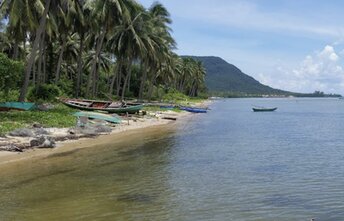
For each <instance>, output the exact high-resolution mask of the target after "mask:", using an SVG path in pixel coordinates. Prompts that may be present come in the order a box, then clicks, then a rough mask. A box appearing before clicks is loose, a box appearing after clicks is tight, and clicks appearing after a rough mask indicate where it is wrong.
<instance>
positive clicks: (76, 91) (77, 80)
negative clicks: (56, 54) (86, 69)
mask: <svg viewBox="0 0 344 221" xmlns="http://www.w3.org/2000/svg"><path fill="white" fill-rule="evenodd" d="M83 47H84V33H82V34H81V35H80V48H79V56H78V68H77V69H78V70H77V75H76V87H75V97H77V98H78V97H79V95H80V85H81V74H82V66H83V62H82V52H83Z"/></svg>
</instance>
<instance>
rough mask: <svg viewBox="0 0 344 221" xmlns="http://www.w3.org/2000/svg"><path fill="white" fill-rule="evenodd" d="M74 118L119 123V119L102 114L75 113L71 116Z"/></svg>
mask: <svg viewBox="0 0 344 221" xmlns="http://www.w3.org/2000/svg"><path fill="white" fill-rule="evenodd" d="M73 115H74V116H76V117H87V118H89V119H98V120H105V121H107V122H111V123H114V124H119V123H121V118H119V117H118V116H116V115H109V114H102V113H96V112H76V113H74V114H73Z"/></svg>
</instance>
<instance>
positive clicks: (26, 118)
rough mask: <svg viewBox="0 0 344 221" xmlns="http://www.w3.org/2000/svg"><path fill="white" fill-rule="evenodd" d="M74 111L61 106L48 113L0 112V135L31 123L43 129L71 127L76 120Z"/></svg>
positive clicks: (28, 125)
mask: <svg viewBox="0 0 344 221" xmlns="http://www.w3.org/2000/svg"><path fill="white" fill-rule="evenodd" d="M74 112H75V110H73V109H71V108H68V107H66V106H64V105H62V104H59V105H56V106H55V108H54V109H52V110H50V111H9V112H0V119H1V122H0V134H2V135H3V134H5V133H7V132H9V131H12V130H14V129H17V128H23V127H30V126H31V125H32V124H33V123H39V124H42V125H43V126H45V127H61V128H63V127H72V126H74V125H75V123H76V118H75V117H74V116H73V115H72V113H74Z"/></svg>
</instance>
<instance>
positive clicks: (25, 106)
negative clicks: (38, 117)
mask: <svg viewBox="0 0 344 221" xmlns="http://www.w3.org/2000/svg"><path fill="white" fill-rule="evenodd" d="M36 107H37V106H36V104H35V103H30V102H1V103H0V111H9V110H21V111H28V110H34V109H36Z"/></svg>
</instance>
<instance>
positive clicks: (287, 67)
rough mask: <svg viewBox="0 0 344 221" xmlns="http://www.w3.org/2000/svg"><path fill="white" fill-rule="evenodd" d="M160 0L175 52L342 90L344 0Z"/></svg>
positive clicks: (278, 81)
mask: <svg viewBox="0 0 344 221" xmlns="http://www.w3.org/2000/svg"><path fill="white" fill-rule="evenodd" d="M138 1H139V2H140V3H142V4H143V5H144V6H146V7H149V6H151V5H152V3H153V2H155V1H154V0H138ZM159 2H160V3H162V4H163V5H164V6H165V7H166V8H167V9H168V10H169V12H170V13H171V18H172V20H173V24H172V29H173V36H174V38H175V39H176V41H177V44H178V49H177V51H176V52H177V53H178V54H180V55H198V56H219V57H221V58H223V59H224V60H226V61H227V62H229V63H231V64H234V65H236V66H237V67H238V68H239V69H241V70H242V71H243V72H244V73H246V74H248V75H250V76H252V77H254V78H255V79H257V80H258V81H260V82H261V83H263V84H267V85H269V86H272V87H275V88H279V89H284V90H289V91H294V92H307V93H308V92H314V91H316V90H320V91H324V92H326V93H340V94H343V95H344V13H343V9H344V1H342V0H160V1H159Z"/></svg>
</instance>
